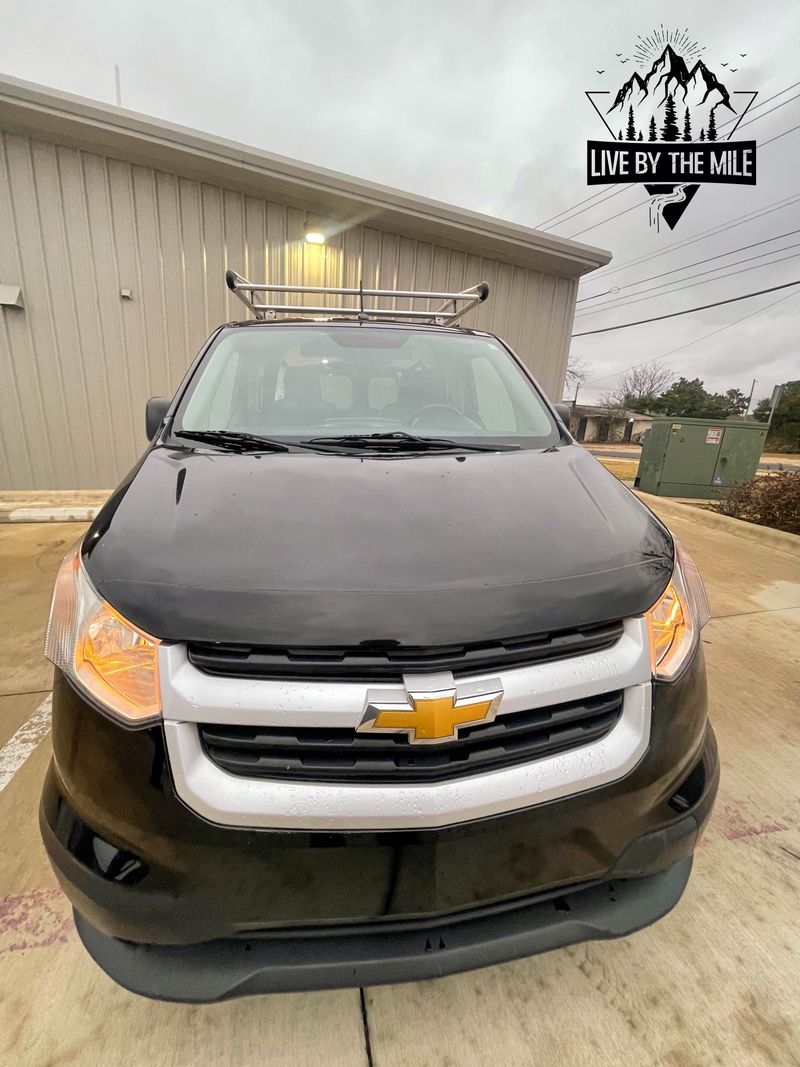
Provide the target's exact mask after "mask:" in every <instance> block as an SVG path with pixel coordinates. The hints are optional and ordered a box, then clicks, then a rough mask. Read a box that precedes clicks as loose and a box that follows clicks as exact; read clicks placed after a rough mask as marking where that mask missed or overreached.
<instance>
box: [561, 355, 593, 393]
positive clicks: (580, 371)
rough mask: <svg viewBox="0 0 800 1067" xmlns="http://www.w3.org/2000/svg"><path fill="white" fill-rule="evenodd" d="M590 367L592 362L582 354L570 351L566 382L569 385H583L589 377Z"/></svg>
mask: <svg viewBox="0 0 800 1067" xmlns="http://www.w3.org/2000/svg"><path fill="white" fill-rule="evenodd" d="M590 367H591V364H589V363H588V362H587V361H586V360H585V359H583V357H582V356H576V355H575V354H574V353H570V357H569V360H568V361H567V373H566V375H565V380H566V384H567V385H569V386H575V385H582V384H583V383H584V382H585V381H586V378H587V377H588V374H589V370H590Z"/></svg>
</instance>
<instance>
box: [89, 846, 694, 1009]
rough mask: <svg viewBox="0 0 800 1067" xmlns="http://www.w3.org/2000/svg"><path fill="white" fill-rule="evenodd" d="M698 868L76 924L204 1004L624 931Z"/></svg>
mask: <svg viewBox="0 0 800 1067" xmlns="http://www.w3.org/2000/svg"><path fill="white" fill-rule="evenodd" d="M691 869H692V858H691V856H690V857H689V858H687V859H684V860H681V862H680V863H677V864H675V865H674V866H673V867H671V868H670V869H669V870H667V871H665V872H663V873H661V874H654V875H650V876H649V877H645V878H631V879H624V880H622V881H618V882H604V883H601V884H600V885H595V886H591V887H589V888H584V889H580V890H576V891H575V892H567V893H562V894H560V895H559V896H557V897H554V898H553V897H551V898H550V899H544V900H542V899H540V900H536V901H522V902H519V901H518V902H515V903H513V904H504V905H501V906H495V907H491V908H483V909H479V910H478V912H477V914H476V913H473V914H469V915H465V916H463V917H458V916H450V917H449V918H447V919H444V920H438V921H427V922H405V923H398V922H390V923H370V924H364V925H362V926H360V927H345V928H344V929H342V928H339V929H337V928H336V927H317V928H313V927H308V928H305V929H298V930H289V931H281V932H278V933H275V934H272V935H269V936H267V935H262V936H260V937H258V938H247V939H245V938H228V939H225V940H220V941H207V942H204V943H202V944H198V945H188V946H171V945H136V944H132V943H130V942H125V941H117V940H115V939H114V938H111V937H107V936H106V935H104V934H101V933H100V932H99V931H98V930H95V929H94V927H92V926H90V925H89V923H88V922H87V921H86V920H85V919H84V918H83V917H82V916H81V915H80V914H78V913H77V912H76V913H75V924H76V926H77V928H78V933H79V934H80V937H81V940H82V941H83V944H84V945H85V947H86V949H87V950H88V952H89V953H90V955H91V956H92V957H93V958H94V960H95V961H96V962H97V963H98V964H99V965H100V966H101V967H102V968H103V970H104V971H106V973H107V974H109V975H110V976H111V977H112V978H113V979H114V980H115V981H117V982H118V983H119V984H120V985H121V986H124V987H125V988H126V989H129V990H130V991H131V992H133V993H140V994H142V995H143V996H147V997H153V998H156V999H158V1000H176V1001H184V1002H197V1003H207V1002H210V1001H218V1000H226V999H228V998H230V997H238V996H247V995H251V994H256V993H275V992H286V991H290V990H294V991H297V990H309V989H331V988H340V987H346V986H371V985H381V984H383V983H387V982H407V981H414V980H418V979H422V978H438V977H441V976H442V975H446V974H454V973H456V972H458V971H466V970H472V969H473V968H476V967H486V966H489V965H490V964H495V963H504V962H506V961H508V960H515V959H520V958H521V957H524V956H532V955H535V954H537V953H540V952H547V951H549V950H550V949H554V948H561V947H563V946H564V945H571V944H574V943H575V942H577V941H586V940H592V939H606V938H614V937H624V936H625V935H627V934H631V933H634V932H635V931H636V930H640V929H642V927H644V926H648V925H649V924H650V923H652V922H655V921H656V920H657V919H660V918H661V917H662V916H664V915H666V913H667V912H668V911H670V910H671V909H672V908H673V907H674V906H675V904H677V902H678V900H679V899H680V897H681V894H682V893H683V890H684V888H685V886H686V883H687V881H688V879H689V873H690V871H691Z"/></svg>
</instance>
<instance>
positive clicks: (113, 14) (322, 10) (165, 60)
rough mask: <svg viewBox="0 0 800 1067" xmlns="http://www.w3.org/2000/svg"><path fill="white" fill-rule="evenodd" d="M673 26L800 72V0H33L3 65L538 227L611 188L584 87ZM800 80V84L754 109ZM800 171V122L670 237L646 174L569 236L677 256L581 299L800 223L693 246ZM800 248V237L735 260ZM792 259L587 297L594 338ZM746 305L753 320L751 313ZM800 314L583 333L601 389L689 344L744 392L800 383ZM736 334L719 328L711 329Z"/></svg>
mask: <svg viewBox="0 0 800 1067" xmlns="http://www.w3.org/2000/svg"><path fill="white" fill-rule="evenodd" d="M767 14H768V17H767ZM661 23H663V24H664V26H665V28H674V27H680V28H681V29H683V28H686V29H687V32H688V34H689V36H691V37H693V38H695V39H696V40H697V41H698V43H699V44H700V45H705V52H703V58H704V59H705V62H706V63H707V64H708V66H709V67H710V69H711V70H712V71H714V72H715V73H716V74H717V76H718V77H719V78H720V79H721V80H724V83H725V85H726V86H727V88H728V89H729V90H731V91H736V90H740V91H741V90H758V92H759V96H758V97H757V98H756V104H758V102H759V100H763V99H764V98H766V97H768V96H771V95H773V94H775V93H778V92H780V90H782V89H785V88H787V87H788V86H790V85H792V84H793V83H794V82H796V81H800V61H799V60H798V50H797V43H798V41H799V40H800V4H798V3H797V2H796V0H770V2H769V4H768V5H766V6H765V5H764V4H754V3H753V2H752V0H746V2H745V0H727V2H725V3H721V2H713V3H707V4H704V5H698V4H696V3H684V2H682V3H674V2H673V3H670V4H665V3H660V4H656V3H652V2H651V0H637V2H635V3H634V2H630V3H619V2H618V3H605V4H599V3H597V2H596V0H580V2H577V0H573V2H570V0H557V2H551V3H544V2H540V0H522V2H521V0H494V2H493V3H490V4H487V3H485V2H483V0H460V2H451V0H403V2H402V3H383V4H381V3H378V2H377V0H294V2H291V3H275V2H271V0H260V2H259V3H253V2H252V0H248V3H244V2H242V0H226V2H225V3H220V2H218V0H215V2H209V0H191V2H190V0H136V2H135V3H131V2H130V0H128V2H125V3H122V2H120V0H102V2H98V0H71V2H70V3H69V4H64V3H55V2H53V0H46V2H45V0H33V2H32V3H28V4H18V5H16V6H15V8H14V14H13V17H9V18H7V19H5V20H4V25H3V32H2V35H1V36H0V70H2V71H3V72H4V73H7V74H11V75H14V76H16V77H19V78H26V79H28V80H30V81H36V82H40V83H43V84H45V85H50V86H54V87H57V88H59V89H64V90H67V91H70V92H74V93H79V94H82V95H84V96H88V97H93V98H96V99H98V100H104V101H107V102H112V103H113V102H114V64H115V63H118V64H119V65H120V67H121V71H122V102H123V104H124V106H126V107H129V108H132V109H134V110H136V111H142V112H144V113H146V114H150V115H155V116H158V117H160V118H164V119H168V120H171V121H173V122H178V123H183V124H185V125H187V126H193V127H195V128H197V129H200V130H204V131H208V132H211V133H215V134H221V135H223V136H225V137H229V138H232V139H234V140H240V141H244V142H246V143H249V144H252V145H256V146H258V147H260V148H264V149H267V150H269V151H272V152H277V153H280V154H283V155H288V156H294V157H296V158H298V159H303V160H308V161H310V162H313V163H316V164H319V165H322V166H326V167H330V168H333V169H336V170H341V171H345V172H347V173H350V174H354V175H357V176H359V177H362V178H368V179H371V180H373V181H378V182H382V183H384V184H387V185H393V186H396V187H398V188H401V189H407V190H411V191H413V192H416V193H421V194H424V195H427V196H431V197H435V198H436V199H440V200H445V201H450V202H451V203H455V204H459V205H462V206H464V207H468V208H472V209H474V210H477V211H484V212H488V213H490V214H495V215H498V216H500V217H503V218H506V219H511V220H513V221H514V222H518V223H522V224H523V225H526V226H537V225H540V224H541V223H543V222H545V220H547V219H549V218H550V217H551V216H553V215H555V214H556V213H557V212H560V211H562V210H563V209H565V208H568V207H570V206H572V205H575V204H577V203H578V202H579V201H582V200H584V199H585V198H587V197H588V196H591V195H592V194H593V193H594V192H596V191H597V190H596V189H594V188H588V187H587V185H586V177H585V154H586V140H587V139H588V138H597V139H603V137H604V135H605V130H604V129H603V127H602V124H601V123H600V120H599V118H598V117H597V115H596V114H595V113H594V111H593V110H592V108H591V106H590V104H589V102H588V101H587V99H586V97H585V96H584V90H586V89H606V90H610V91H614V92H615V91H616V90H617V89H618V88H619V86H620V85H621V84H622V82H623V81H624V80H625V79H626V78H627V77H628V76H629V75H630V73H631V72H632V70H633V69H635V65H634V60H633V59H632V58H631V61H630V62H629V63H627V64H623V63H622V62H621V60H622V59H624V58H626V57H632V56H633V47H634V45H635V43H636V38H637V34H642V35H643V36H646V35H647V34H648V33H649V32H650V31H651V30H652V29H654V28H655V27H657V26H659V25H661ZM618 52H619V53H622V56H621V57H619V58H618V57H617V55H616V53H618ZM741 53H746V56H745V57H742V56H741ZM723 63H728V65H729V67H736V68H737V70H736V73H735V74H730V73H728V69H727V68H725V67H724V66H723V65H722V64H723ZM599 70H602V71H604V72H605V73H604V74H598V73H597V71H599ZM798 91H800V86H797V87H795V88H794V89H792V90H790V91H789V92H787V93H785V94H784V95H782V96H780V97H778V98H777V100H775V101H774V102H772V103H770V104H767V105H766V106H765V107H763V108H761V109H760V111H755V112H754V113H753V114H754V116H755V115H758V114H761V112H766V111H769V110H770V108H772V107H775V105H776V104H781V103H783V102H784V101H790V98H791V97H792V96H794V94H795V93H797V92H798ZM734 99H737V98H734ZM742 99H745V100H746V98H745V97H739V98H738V100H742ZM798 124H800V99H798V100H794V101H791V102H788V103H786V105H785V106H782V107H779V108H778V110H776V111H774V113H773V114H770V115H767V116H765V117H764V118H763V120H761V121H759V122H758V123H754V124H753V125H752V126H751V127H749V128H748V129H747V131H743V132H742V134H741V136H742V137H751V136H753V137H755V138H756V139H757V140H758V142H759V143H760V142H762V141H766V140H768V139H769V138H771V137H774V136H776V135H777V134H779V133H781V132H783V131H784V130H788V129H790V128H791V127H792V126H795V125H798ZM799 173H800V130H797V131H795V132H794V133H790V134H788V135H787V136H785V137H783V138H781V139H780V140H777V141H775V143H774V144H770V145H767V146H766V147H764V148H763V151H761V150H759V157H758V185H757V186H756V187H755V188H753V187H748V186H741V187H719V186H717V187H708V186H707V187H705V188H701V189H700V190H699V192H698V194H697V196H696V197H695V199H694V201H693V202H692V204H691V205H690V206H689V207H688V209H687V211H686V213H685V215H684V216H683V218H682V219H681V220H680V221H679V223H678V225H677V227H676V229H675V230H674V231H672V232H670V231H669V230H665V231H662V233H661V234H657V233H656V232H655V231H654V229H652V228H651V227H650V226H649V224H648V208H647V198H646V194H645V193H644V192H643V190H642V189H641V188H639V187H634V188H631V189H628V190H626V191H624V192H622V193H620V194H619V195H617V196H614V198H613V199H612V200H611V201H610V204H609V205H608V206H605V205H603V204H600V205H595V206H594V207H593V208H592V210H590V211H584V212H583V213H581V214H579V215H577V217H575V218H574V219H570V220H567V221H562V223H561V224H560V225H555V226H554V227H553V232H555V233H559V234H561V235H563V236H567V237H569V236H574V235H576V234H577V233H578V231H585V232H582V233H580V235H579V237H578V239H579V240H581V241H585V242H587V243H589V244H594V245H599V246H600V247H603V248H607V249H609V250H610V251H611V252H613V255H614V263H613V264H612V267H613V266H615V265H616V264H622V263H626V262H627V261H628V260H631V259H633V258H636V257H640V256H645V255H652V254H653V253H655V252H663V251H664V250H667V254H665V255H660V256H659V257H658V258H656V259H654V260H651V261H649V262H646V263H643V264H640V265H638V266H630V267H627V268H626V269H624V270H621V271H618V272H615V273H614V274H611V275H609V276H608V279H607V280H606V278H605V276H604V274H599V275H598V276H597V277H596V278H595V277H593V276H589V278H587V279H585V280H584V282H583V283H582V285H581V291H580V294H579V297H580V298H581V299H582V298H585V297H587V296H588V295H589V294H593V293H604V292H607V291H608V290H609V289H611V288H612V287H613V286H619V287H620V292H619V294H612V295H609V296H605V297H604V298H603V300H604V301H605V302H607V303H611V301H612V299H614V300H616V301H619V300H620V299H621V298H622V297H629V296H631V295H633V294H635V293H636V292H637V291H638V290H639V289H641V288H645V287H647V285H645V283H643V282H642V281H641V279H643V278H647V277H650V276H652V275H655V274H660V273H662V272H664V271H668V270H671V269H672V268H674V267H677V266H684V265H686V264H692V263H695V262H696V261H698V260H703V259H706V258H707V257H709V256H712V255H714V254H717V253H720V252H726V251H729V250H732V249H736V248H740V247H741V246H743V245H749V244H751V243H752V242H756V241H760V240H763V239H764V238H767V237H773V236H777V235H779V234H785V233H788V231H790V230H800V200H798V202H796V203H794V204H790V205H787V206H786V207H784V208H781V209H780V210H776V211H773V212H771V213H770V214H768V215H765V216H764V217H762V218H759V219H755V220H753V221H751V222H749V223H745V224H743V225H739V226H735V227H733V228H731V229H729V230H728V231H727V232H724V233H721V234H719V235H717V236H712V237H709V238H703V239H701V240H698V241H697V242H696V243H694V244H691V245H688V246H687V247H681V248H678V247H677V246H678V245H681V244H683V243H684V242H686V241H688V240H691V238H693V237H694V236H696V235H697V234H699V233H701V232H702V231H703V230H706V229H708V228H710V227H712V226H716V225H722V224H725V223H729V222H736V221H738V220H739V219H740V218H742V217H743V216H746V215H748V214H750V213H752V212H754V211H757V210H758V209H760V208H763V207H766V206H768V205H771V204H774V203H775V202H776V201H779V200H782V199H785V198H787V197H790V196H792V195H798V196H800V188H799V187H798V186H799V183H798V174H799ZM637 204H638V205H639V206H637V207H635V208H634V209H633V210H630V211H627V212H626V213H625V214H623V215H622V216H621V217H620V218H616V219H610V220H609V221H607V222H605V223H603V224H602V225H597V224H598V223H600V222H602V221H603V220H605V219H609V217H610V216H611V215H614V214H616V213H617V212H619V211H624V210H625V209H626V208H630V207H633V205H637ZM589 227H591V228H589ZM798 242H800V233H797V234H795V235H793V236H787V237H785V238H782V239H781V240H778V241H776V242H775V243H774V244H768V245H764V246H761V247H758V248H755V249H752V250H751V251H745V252H740V253H737V254H736V255H732V256H730V257H728V258H727V259H725V260H722V261H721V262H722V263H729V262H733V261H736V260H739V259H743V258H745V257H747V256H752V255H756V254H758V253H760V252H763V251H765V250H772V249H780V248H787V246H788V245H793V244H798ZM672 249H674V250H673V251H670V250H672ZM784 257H793V258H787V259H786V260H785V261H784V262H781V263H776V264H774V265H771V266H770V265H767V266H759V268H758V269H748V270H747V271H746V272H744V273H740V274H737V275H735V276H733V277H728V278H724V279H722V280H718V281H713V282H710V283H707V284H699V283H700V282H702V281H705V279H702V278H700V279H697V280H696V281H695V282H692V283H688V285H689V287H687V288H686V289H684V290H683V291H681V292H676V293H672V294H669V295H664V294H663V293H662V292H659V293H657V294H651V295H650V296H649V298H648V299H646V300H642V301H640V302H638V303H635V304H631V305H630V306H623V307H619V308H617V309H610V310H607V311H603V312H601V313H597V314H591V315H590V314H588V310H589V309H590V308H592V307H594V306H596V305H600V304H601V303H602V301H599V300H598V301H592V300H589V301H585V302H583V303H581V304H579V305H578V307H579V311H580V314H579V316H578V317H577V318H576V325H575V330H576V332H577V331H579V330H590V329H596V328H599V327H602V326H607V325H612V324H615V323H618V322H624V321H632V320H634V319H640V318H646V317H648V316H651V315H661V314H665V313H668V312H670V311H675V310H678V309H680V308H685V307H691V306H694V305H697V304H707V303H711V302H712V301H714V300H720V299H725V298H727V297H729V296H736V295H738V294H740V293H746V292H750V291H752V290H756V289H764V288H767V287H769V286H772V285H779V284H780V283H782V282H787V281H791V280H793V279H794V278H800V244H798V247H796V248H791V249H788V250H787V251H785V252H783V253H780V252H774V254H771V255H770V256H767V257H765V258H763V259H759V260H757V261H756V264H764V263H767V264H769V263H770V262H772V261H773V260H776V259H782V258H784ZM718 265H719V261H717V262H715V263H711V264H706V265H704V266H698V267H696V268H694V269H691V270H685V271H682V272H676V273H675V274H671V275H669V276H668V278H667V279H659V280H661V281H667V280H674V283H675V284H680V279H681V278H682V277H684V276H685V275H686V274H694V273H696V272H699V271H702V270H707V269H708V268H709V267H711V266H718ZM754 265H755V264H747V266H748V267H752V266H754ZM730 269H731V270H741V269H742V268H741V267H731V268H730ZM637 282H638V285H636V284H634V283H637ZM647 284H648V285H655V284H656V282H649V283H647ZM625 287H627V288H625ZM787 293H790V294H791V295H790V296H789V297H788V298H787V299H781V298H783V297H786V295H787ZM795 293H796V294H797V295H794V294H795ZM779 299H780V300H781V302H780V303H777V304H775V306H774V307H772V308H767V305H769V304H771V303H773V302H775V301H776V300H779ZM762 308H764V309H765V310H763V311H762V312H761V313H759V314H752V313H753V312H758V311H759V309H762ZM745 315H748V316H750V317H749V318H747V319H745V320H744V321H742V322H741V323H737V324H734V323H735V321H736V320H738V319H741V318H742V317H743V316H745ZM799 316H800V286H798V287H797V290H786V291H785V292H779V293H773V294H771V295H768V296H761V297H756V298H753V299H751V300H747V301H742V302H740V303H736V304H731V305H728V306H726V307H720V308H715V309H711V310H709V311H705V312H699V313H696V314H693V315H687V316H684V317H682V318H677V319H672V320H668V321H667V322H662V323H653V324H650V325H647V326H640V327H635V328H632V329H628V330H621V331H617V332H612V333H606V334H599V335H596V336H590V337H582V338H576V339H575V340H574V341H573V352H574V353H576V354H577V355H578V356H580V357H581V358H583V359H584V360H586V361H587V362H588V363H589V364H590V378H591V379H592V381H591V382H590V383H587V385H586V386H585V387H584V389H583V391H582V394H581V399H584V398H585V399H587V400H590V399H594V398H596V397H597V396H598V395H599V394H600V393H601V392H602V391H603V390H605V389H607V388H608V387H609V386H612V385H613V384H614V372H616V371H619V370H621V369H624V368H625V367H627V366H630V365H631V364H633V363H639V362H642V361H643V360H648V359H652V358H653V357H657V356H660V355H662V354H665V353H671V352H672V350H673V349H680V350H679V351H676V352H674V353H673V354H669V355H665V362H666V363H667V364H668V365H669V366H670V367H672V368H673V369H674V371H675V372H676V373H678V374H685V375H687V376H688V377H701V378H703V379H704V380H705V382H706V386H707V387H708V388H713V389H719V390H722V389H725V388H728V387H729V386H736V387H738V388H741V389H742V390H743V391H744V392H749V390H750V383H751V380H752V379H753V378H754V377H755V378H757V379H758V383H757V385H756V389H755V397H756V399H757V398H759V397H761V396H764V395H768V394H769V392H770V391H771V389H772V386H773V385H774V384H775V383H777V382H782V381H785V380H787V379H791V378H798V377H800V354H798V353H799V346H798V332H799V331H798V322H799V321H800V318H799ZM729 324H733V325H729ZM726 326H729V328H727V329H721V328H722V327H726ZM714 330H718V331H719V332H718V333H716V334H715V335H714V336H711V337H708V338H707V339H704V340H699V339H700V338H701V337H702V336H703V335H705V334H708V333H710V332H711V331H714ZM695 341H696V343H694V344H690V342H695Z"/></svg>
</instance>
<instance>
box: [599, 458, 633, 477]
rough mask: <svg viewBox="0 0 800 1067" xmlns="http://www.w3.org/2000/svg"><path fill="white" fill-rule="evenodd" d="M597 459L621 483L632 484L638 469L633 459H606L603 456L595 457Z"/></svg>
mask: <svg viewBox="0 0 800 1067" xmlns="http://www.w3.org/2000/svg"><path fill="white" fill-rule="evenodd" d="M597 459H598V461H599V462H600V463H602V464H603V466H604V467H605V468H606V470H609V471H611V473H612V474H613V475H614V477H615V478H619V480H620V481H621V482H632V481H633V479H634V478H635V477H636V471H637V470H638V469H639V463H638V461H637V460H635V459H607V458H606V457H605V456H597Z"/></svg>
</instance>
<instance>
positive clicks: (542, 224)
mask: <svg viewBox="0 0 800 1067" xmlns="http://www.w3.org/2000/svg"><path fill="white" fill-rule="evenodd" d="M617 185H619V182H616V183H615V184H614V185H612V186H611V188H612V189H615V188H616V187H617ZM630 188H631V186H629V185H623V187H622V188H621V189H620V190H619V192H621V193H624V192H625V190H626V189H630ZM606 192H608V189H599V190H598V191H597V192H596V193H592V195H591V196H587V197H586V199H585V200H579V201H578V203H577V204H573V205H572V207H565V208H564V210H563V211H558V212H556V214H555V215H552V216H551V217H550V218H549V219H545V220H544V222H539V223H537V225H536V229H537V230H543V229H545V227H547V226H549V225H550V223H551V222H553V220H554V219H557V218H558V217H559V215H566V214H568V213H569V212H571V211H574V210H575V208H578V207H580V206H581V204H588V203H589V201H590V200H597V198H598V197H599V196H602V195H603V193H606ZM614 195H616V194H614ZM606 199H607V200H610V199H611V197H610V196H609V197H606ZM592 206H593V207H597V205H596V204H594V205H592ZM583 210H584V211H591V208H588V207H587V208H584V209H583ZM576 214H578V215H580V211H578V212H576ZM565 221H566V220H565V219H562V220H561V222H565ZM556 225H559V226H560V225H561V223H557V224H556Z"/></svg>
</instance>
